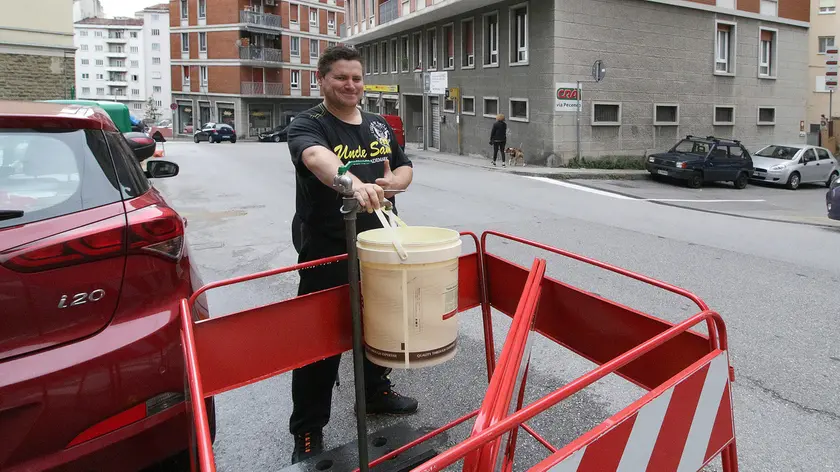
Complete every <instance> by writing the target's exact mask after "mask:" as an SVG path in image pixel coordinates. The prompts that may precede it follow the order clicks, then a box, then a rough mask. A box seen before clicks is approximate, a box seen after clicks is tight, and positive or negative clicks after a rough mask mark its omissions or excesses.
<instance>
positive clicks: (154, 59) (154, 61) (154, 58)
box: [152, 57, 160, 65]
mask: <svg viewBox="0 0 840 472" xmlns="http://www.w3.org/2000/svg"><path fill="white" fill-rule="evenodd" d="M152 64H154V65H159V64H160V58H159V57H153V58H152Z"/></svg>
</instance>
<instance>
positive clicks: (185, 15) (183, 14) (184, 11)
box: [181, 0, 189, 20]
mask: <svg viewBox="0 0 840 472" xmlns="http://www.w3.org/2000/svg"><path fill="white" fill-rule="evenodd" d="M187 18H189V7H188V6H187V0H181V19H182V20H186V19H187Z"/></svg>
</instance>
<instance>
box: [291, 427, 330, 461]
mask: <svg viewBox="0 0 840 472" xmlns="http://www.w3.org/2000/svg"><path fill="white" fill-rule="evenodd" d="M322 452H324V434H323V433H322V432H321V431H320V430H318V431H315V432H312V433H301V434H296V435H295V451H294V452H293V453H292V464H297V463H298V462H301V461H305V460H306V459H309V458H310V457H315V456H317V455H319V454H321V453H322Z"/></svg>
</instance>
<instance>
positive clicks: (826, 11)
mask: <svg viewBox="0 0 840 472" xmlns="http://www.w3.org/2000/svg"><path fill="white" fill-rule="evenodd" d="M838 32H840V16H838V15H837V0H814V1H813V2H811V30H810V38H809V40H808V72H809V78H810V81H809V82H808V83H809V85H810V84H814V85H813V89H812V90H809V92H810V93H809V95H808V127H809V129H808V132H809V140H810V142H812V143H813V144H817V141H818V134H819V131H820V126H821V121H822V118H823V116H826V117H828V116H829V112H831V114H832V116H834V117H837V116H840V110H838V109H837V108H836V106H837V105H838V104H840V101H838V100H837V91H834V92H833V93H829V90H828V88H826V85H825V70H826V67H825V61H826V54H825V51H826V50H827V49H830V48H832V47H835V46H837V42H836V37H837V34H838ZM809 88H810V87H809ZM829 97H831V98H832V101H833V102H834V103H833V104H831V105H832V106H829Z"/></svg>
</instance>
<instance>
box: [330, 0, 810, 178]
mask: <svg viewBox="0 0 840 472" xmlns="http://www.w3.org/2000/svg"><path fill="white" fill-rule="evenodd" d="M809 4H810V2H809V1H808V0H778V1H777V0H737V1H736V0H696V1H692V0H688V1H683V0H564V1H562V2H543V1H534V0H525V1H523V0H510V1H503V2H487V1H478V0H446V1H439V0H388V1H385V2H378V1H363V0H351V1H350V2H349V3H348V6H347V18H348V22H347V27H346V33H347V37H345V38H343V41H344V42H345V43H348V44H352V45H354V46H356V47H357V48H360V49H361V51H362V53H363V55H364V57H366V58H367V60H366V71H365V83H366V93H365V99H364V100H363V105H364V107H366V108H367V109H369V110H372V111H376V112H389V113H390V112H393V111H397V110H398V112H399V114H400V115H401V116H402V118H403V120H404V121H405V126H406V130H407V139H408V141H410V142H423V141H425V143H426V144H427V145H428V147H429V148H432V149H439V150H441V151H445V152H461V153H464V154H476V155H488V154H489V153H492V149H491V148H490V147H489V146H488V141H489V135H490V129H491V126H492V124H493V121H494V120H495V117H496V115H497V114H498V113H502V114H505V115H506V117H507V121H508V129H509V135H508V144H509V145H513V146H516V147H521V148H523V150H524V152H525V156H526V160H527V161H528V162H529V163H532V164H547V165H558V164H560V163H563V162H567V161H568V160H570V159H571V158H573V157H574V156H576V154H577V148H578V145H579V146H580V153H581V155H583V156H584V157H587V156H590V157H597V156H607V155H643V154H646V153H650V152H654V151H662V150H664V149H667V148H668V147H670V146H671V145H673V144H674V143H675V142H676V140H677V139H678V138H679V137H682V136H685V135H687V134H693V135H702V136H707V135H716V136H721V137H732V138H734V139H739V140H741V141H742V142H744V143H745V145H747V146H748V147H749V148H752V149H755V148H756V147H757V146H759V145H761V144H762V143H766V142H770V141H785V142H803V141H804V140H805V139H806V137H805V135H806V133H805V129H804V120H805V109H806V100H807V96H808V88H809V86H810V83H813V80H812V81H811V82H808V77H807V73H806V72H805V71H806V70H807V62H808V59H807V58H808V54H807V51H808V44H809V43H808V27H809V21H810V8H809ZM597 60H601V61H603V65H604V66H605V69H606V75H605V78H604V79H603V80H602V81H601V82H597V83H596V82H595V81H594V80H593V78H592V70H593V65H594V63H595V61H597ZM425 72H439V73H441V74H435V75H438V76H439V75H443V73H445V75H446V80H447V83H448V88H449V89H450V90H451V91H452V92H456V91H457V93H458V95H459V96H458V98H454V97H452V96H450V97H447V96H446V95H445V94H429V95H428V96H426V97H425V104H424V94H423V92H424V87H423V85H424V78H423V73H425ZM578 81H581V89H580V90H581V93H580V96H579V97H578V95H577V93H576V89H577V83H578ZM453 89H457V90H453ZM450 98H453V99H450ZM578 98H580V100H578ZM424 105H425V106H424ZM578 120H579V122H578ZM578 132H579V133H580V139H579V140H578V138H577V136H578ZM578 141H579V144H578Z"/></svg>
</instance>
